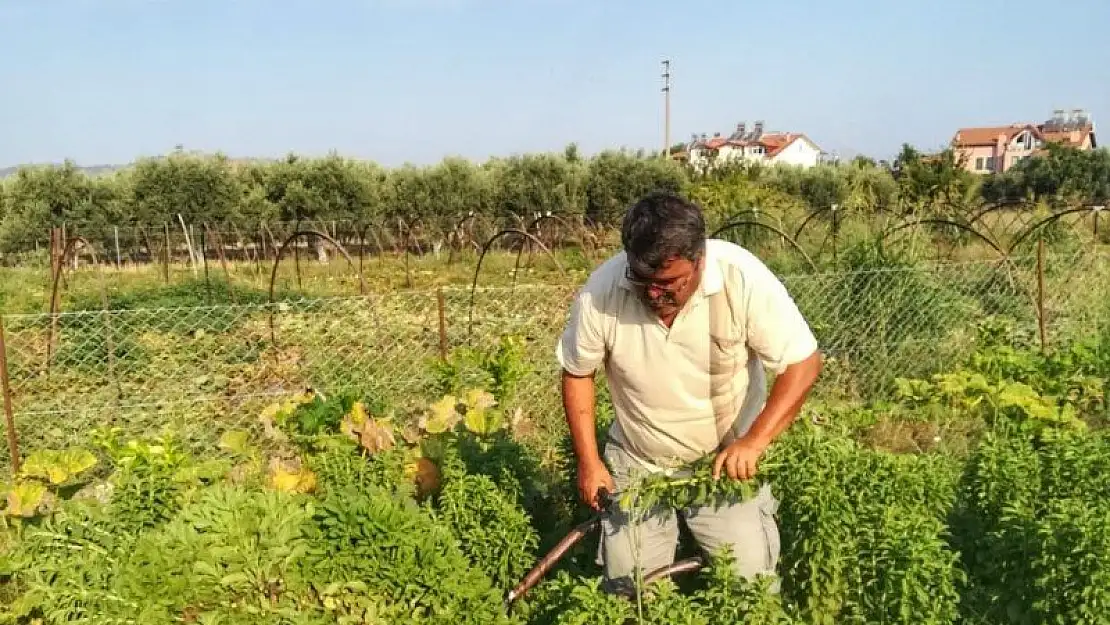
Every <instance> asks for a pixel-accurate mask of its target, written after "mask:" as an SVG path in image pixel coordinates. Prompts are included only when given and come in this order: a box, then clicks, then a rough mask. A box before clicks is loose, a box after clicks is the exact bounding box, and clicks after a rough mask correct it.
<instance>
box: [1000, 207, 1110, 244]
mask: <svg viewBox="0 0 1110 625" xmlns="http://www.w3.org/2000/svg"><path fill="white" fill-rule="evenodd" d="M1098 212H1099V209H1096V208H1094V207H1091V206H1081V207H1079V208H1069V209H1067V210H1064V211H1060V212H1059V213H1056V214H1055V215H1049V216H1048V217H1045V218H1044V219H1042V220H1040V221H1038V222H1037V223H1035V224H1033V225H1032V226H1029V227H1028V228H1026V229H1025V230H1022V231H1021V234H1019V235H1018V236H1017V238H1016V239H1014V241H1013V242H1012V243H1010V247H1009V249H1008V250H1007V252H1009V253H1013V251H1014V250H1015V249H1017V246H1018V245H1019V244H1020V243H1021V242H1023V241H1025V239H1027V238H1029V236H1030V235H1032V234H1033V233H1034V232H1036V231H1038V230H1040V229H1042V228H1044V227H1045V226H1048V225H1051V224H1053V223H1055V222H1056V221H1059V220H1060V218H1062V217H1066V216H1068V215H1075V214H1077V213H1093V214H1097V213H1098Z"/></svg>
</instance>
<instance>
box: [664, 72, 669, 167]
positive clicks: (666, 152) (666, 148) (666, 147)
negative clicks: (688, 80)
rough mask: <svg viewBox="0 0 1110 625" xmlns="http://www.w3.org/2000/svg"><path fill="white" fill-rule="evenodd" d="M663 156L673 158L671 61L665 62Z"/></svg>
mask: <svg viewBox="0 0 1110 625" xmlns="http://www.w3.org/2000/svg"><path fill="white" fill-rule="evenodd" d="M663 156H664V158H667V159H669V158H671V61H670V59H666V60H664V61H663Z"/></svg>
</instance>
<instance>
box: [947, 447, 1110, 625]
mask: <svg viewBox="0 0 1110 625" xmlns="http://www.w3.org/2000/svg"><path fill="white" fill-rule="evenodd" d="M1108 473H1110V436H1107V434H1106V433H1105V432H1098V433H1094V434H1067V435H1062V436H1060V437H1058V438H1056V439H1053V440H1049V441H1040V442H1036V441H1030V440H1028V439H1025V438H1020V437H1007V436H1002V435H996V434H992V435H990V436H988V437H987V438H986V439H985V440H984V441H983V444H982V445H981V446H980V448H979V449H978V450H977V452H976V454H975V455H974V456H973V458H972V459H971V461H970V462H969V463H968V467H967V470H966V472H965V475H964V477H963V479H962V483H961V488H960V498H959V505H958V507H957V510H956V514H955V515H954V522H953V530H954V533H955V538H956V544H957V545H958V546H959V548H960V550H961V552H962V555H963V561H964V564H965V567H966V568H967V570H968V573H969V575H970V578H971V583H972V589H971V596H970V599H969V602H968V603H969V607H968V609H969V610H970V611H972V612H976V613H980V614H984V615H986V617H987V618H988V619H991V620H992V622H999V623H1024V622H1026V620H1025V619H1027V618H1033V619H1034V620H1035V621H1036V622H1100V621H1099V620H1098V619H1099V618H1105V616H1104V615H1105V614H1106V611H1105V610H1106V606H1107V605H1108V603H1107V602H1108V601H1110V594H1108V593H1107V591H1106V589H1107V588H1108V586H1107V584H1106V581H1105V580H1106V579H1107V576H1108V575H1110V566H1108V564H1107V563H1110V549H1108V547H1110V542H1108V540H1107V537H1108V536H1110V506H1108V505H1107V503H1106V502H1107V501H1110V482H1108V481H1107V480H1106V475H1107V474H1108ZM1094 615H1098V616H1097V617H1095V616H1094ZM1092 619H1093V620H1092Z"/></svg>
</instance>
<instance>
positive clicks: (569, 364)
mask: <svg viewBox="0 0 1110 625" xmlns="http://www.w3.org/2000/svg"><path fill="white" fill-rule="evenodd" d="M601 321H602V315H601V313H600V311H599V310H598V306H597V300H596V295H595V294H594V293H592V292H591V290H590V289H589V288H588V287H583V288H582V289H581V290H580V291H579V292H578V294H577V295H576V296H575V298H574V301H573V303H572V304H571V307H570V318H569V319H568V320H567V324H566V327H565V328H564V329H563V334H562V336H561V337H560V338H559V342H558V344H557V345H556V347H555V357H556V359H557V360H558V362H559V366H561V367H562V368H563V369H565V370H566V371H567V372H569V373H570V374H571V375H580V376H584V375H590V374H591V373H593V372H594V371H596V370H597V368H598V367H599V366H601V363H602V362H603V361H604V359H605V340H604V336H603V334H602V327H601Z"/></svg>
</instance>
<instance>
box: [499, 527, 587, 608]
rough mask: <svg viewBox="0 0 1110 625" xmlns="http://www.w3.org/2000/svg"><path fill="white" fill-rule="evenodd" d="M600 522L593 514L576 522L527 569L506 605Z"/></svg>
mask: <svg viewBox="0 0 1110 625" xmlns="http://www.w3.org/2000/svg"><path fill="white" fill-rule="evenodd" d="M600 523H601V517H600V516H595V517H593V518H591V519H590V520H588V521H585V522H583V523H580V524H578V525H577V526H575V527H574V529H572V530H571V531H570V533H569V534H567V535H566V536H564V537H563V539H562V540H560V541H559V542H558V544H556V545H555V546H554V547H553V548H552V549H551V551H549V552H547V555H545V556H544V557H543V558H541V559H540V561H539V562H538V563H537V564H536V566H534V567H533V568H532V570H531V571H528V574H527V575H525V576H524V579H523V580H521V581H520V583H519V584H517V585H516V587H515V588H513V589H512V590H510V591H509V594H508V596H507V597H506V599H505V603H506V605H507V606H508V605H512V603H513V602H514V601H516V600H517V599H519V598H521V597H523V596H524V595H525V593H527V592H528V591H529V590H530V589H531V588H532V587H533V586H535V585H536V584H537V583H539V581H540V579H541V578H543V576H544V575H546V574H547V572H548V571H550V570H551V568H552V567H553V566H555V563H556V562H558V561H559V560H560V559H561V558H562V557H563V556H564V555H565V554H566V552H567V551H569V550H570V548H571V547H573V546H574V545H576V544H577V543H578V542H579V541H580V540H582V538H584V537H585V536H586V534H589V533H590V532H592V531H594V530H595V529H596V528H597V527H598V526H599V525H600Z"/></svg>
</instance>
